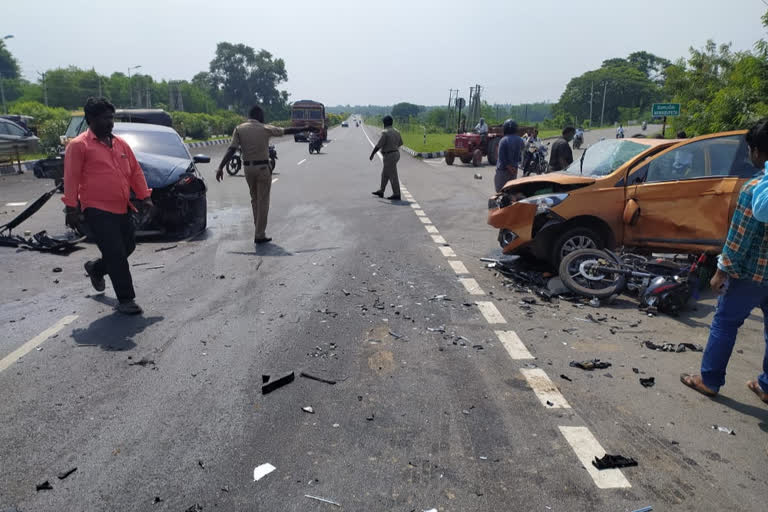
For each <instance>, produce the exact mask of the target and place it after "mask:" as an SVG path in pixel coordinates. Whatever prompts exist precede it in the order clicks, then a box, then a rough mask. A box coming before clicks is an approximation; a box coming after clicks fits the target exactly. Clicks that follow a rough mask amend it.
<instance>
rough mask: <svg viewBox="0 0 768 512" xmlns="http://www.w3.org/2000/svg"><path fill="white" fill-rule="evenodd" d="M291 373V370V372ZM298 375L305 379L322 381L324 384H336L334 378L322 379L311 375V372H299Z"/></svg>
mask: <svg viewBox="0 0 768 512" xmlns="http://www.w3.org/2000/svg"><path fill="white" fill-rule="evenodd" d="M291 373H293V372H291ZM299 376H300V377H304V378H305V379H310V380H316V381H317V382H323V383H325V384H331V385H333V384H336V381H335V380H330V379H324V378H322V377H317V376H316V375H312V374H310V373H307V372H301V373H299Z"/></svg>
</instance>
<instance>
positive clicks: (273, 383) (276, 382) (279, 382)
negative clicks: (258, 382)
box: [261, 372, 296, 395]
mask: <svg viewBox="0 0 768 512" xmlns="http://www.w3.org/2000/svg"><path fill="white" fill-rule="evenodd" d="M265 377H266V380H264V378H265ZM295 378H296V376H295V375H294V373H293V372H289V373H286V374H285V375H282V376H280V377H278V378H276V379H272V378H271V377H270V376H268V375H263V376H262V381H263V382H264V384H263V385H262V386H261V394H262V395H267V394H269V393H271V392H273V391H274V390H276V389H278V388H281V387H283V386H285V385H286V384H290V383H291V382H293V381H294V379H295Z"/></svg>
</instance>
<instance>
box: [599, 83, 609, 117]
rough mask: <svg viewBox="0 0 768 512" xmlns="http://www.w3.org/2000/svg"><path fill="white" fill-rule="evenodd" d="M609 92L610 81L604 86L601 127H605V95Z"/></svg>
mask: <svg viewBox="0 0 768 512" xmlns="http://www.w3.org/2000/svg"><path fill="white" fill-rule="evenodd" d="M607 92H608V82H607V81H606V82H605V87H603V110H602V111H601V112H600V128H602V127H603V116H605V95H606V93H607Z"/></svg>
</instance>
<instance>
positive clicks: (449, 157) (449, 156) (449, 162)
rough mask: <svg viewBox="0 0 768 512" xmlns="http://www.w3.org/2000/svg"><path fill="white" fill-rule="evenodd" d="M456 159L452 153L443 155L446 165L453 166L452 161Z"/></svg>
mask: <svg viewBox="0 0 768 512" xmlns="http://www.w3.org/2000/svg"><path fill="white" fill-rule="evenodd" d="M455 158H456V155H454V154H453V152H450V151H449V152H447V153H446V154H445V164H446V165H453V161H454V159H455Z"/></svg>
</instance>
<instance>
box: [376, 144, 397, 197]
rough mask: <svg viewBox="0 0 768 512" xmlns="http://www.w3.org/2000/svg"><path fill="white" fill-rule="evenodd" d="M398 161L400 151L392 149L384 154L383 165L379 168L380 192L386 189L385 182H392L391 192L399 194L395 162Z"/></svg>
mask: <svg viewBox="0 0 768 512" xmlns="http://www.w3.org/2000/svg"><path fill="white" fill-rule="evenodd" d="M399 161H400V152H399V151H393V152H392V153H387V154H385V155H384V167H383V168H382V170H381V189H380V190H381V192H382V193H384V191H385V190H386V189H387V182H389V183H391V184H392V194H393V195H396V196H399V195H400V179H399V178H398V177H397V162H399Z"/></svg>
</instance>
